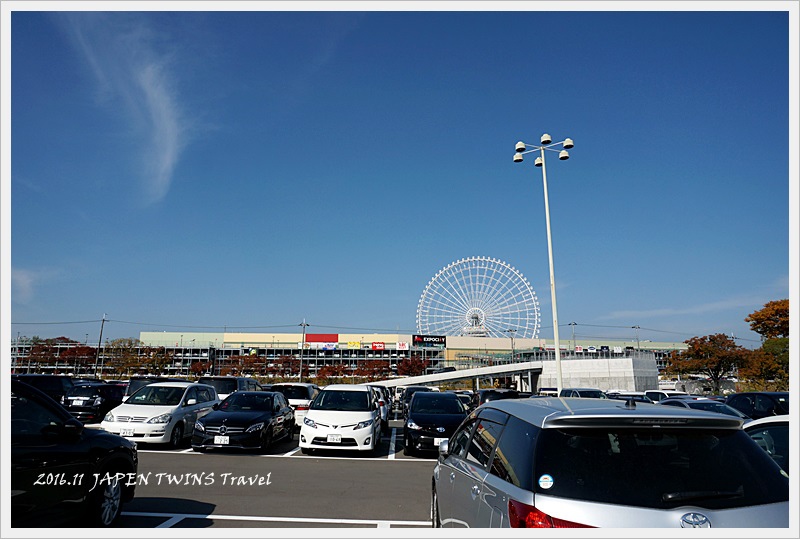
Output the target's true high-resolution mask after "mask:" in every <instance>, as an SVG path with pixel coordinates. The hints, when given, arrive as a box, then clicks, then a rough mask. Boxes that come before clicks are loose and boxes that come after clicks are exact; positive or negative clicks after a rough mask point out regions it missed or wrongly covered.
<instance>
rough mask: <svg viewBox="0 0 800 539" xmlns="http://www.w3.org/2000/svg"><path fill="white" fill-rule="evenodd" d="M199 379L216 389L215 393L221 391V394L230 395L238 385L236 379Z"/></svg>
mask: <svg viewBox="0 0 800 539" xmlns="http://www.w3.org/2000/svg"><path fill="white" fill-rule="evenodd" d="M200 381H201V382H202V383H204V384H206V385H209V386H211V387H213V388H214V389H216V390H217V393H222V394H223V395H230V394H231V393H233V392H235V391H236V390H237V389H238V388H239V386H238V385H237V382H236V380H219V379H215V378H210V379H205V378H201V379H200Z"/></svg>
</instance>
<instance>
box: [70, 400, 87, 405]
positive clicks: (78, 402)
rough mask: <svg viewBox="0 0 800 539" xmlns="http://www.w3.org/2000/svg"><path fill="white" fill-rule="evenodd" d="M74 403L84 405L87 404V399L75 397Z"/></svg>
mask: <svg viewBox="0 0 800 539" xmlns="http://www.w3.org/2000/svg"><path fill="white" fill-rule="evenodd" d="M72 403H73V404H74V405H75V406H83V405H84V404H86V401H85V400H83V399H75V400H74V401H72Z"/></svg>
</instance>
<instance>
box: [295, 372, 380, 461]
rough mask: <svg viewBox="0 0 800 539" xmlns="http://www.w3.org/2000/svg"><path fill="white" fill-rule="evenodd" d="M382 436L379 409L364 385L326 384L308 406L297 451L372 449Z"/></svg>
mask: <svg viewBox="0 0 800 539" xmlns="http://www.w3.org/2000/svg"><path fill="white" fill-rule="evenodd" d="M380 438H381V411H380V405H379V404H378V401H377V400H376V399H375V396H374V393H373V391H372V390H371V389H370V388H369V387H367V386H365V385H354V384H334V385H330V386H327V387H325V389H323V390H322V391H321V392H320V393H319V395H317V398H315V399H314V402H312V403H311V407H310V408H309V409H308V413H307V414H306V416H305V418H303V425H302V426H301V427H300V450H301V451H302V452H303V453H304V454H308V453H310V452H311V451H312V450H314V449H349V450H355V451H370V452H375V450H376V449H377V447H378V444H379V443H380Z"/></svg>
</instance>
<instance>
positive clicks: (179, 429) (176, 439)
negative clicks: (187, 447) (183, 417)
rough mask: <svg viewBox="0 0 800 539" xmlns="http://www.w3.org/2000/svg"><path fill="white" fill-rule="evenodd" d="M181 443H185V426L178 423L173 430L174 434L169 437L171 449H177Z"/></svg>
mask: <svg viewBox="0 0 800 539" xmlns="http://www.w3.org/2000/svg"><path fill="white" fill-rule="evenodd" d="M181 442H183V425H181V424H180V423H178V424H177V425H175V428H173V429H172V434H171V435H170V437H169V445H170V447H173V448H177V447H180V445H181Z"/></svg>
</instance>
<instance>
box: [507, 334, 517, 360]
mask: <svg viewBox="0 0 800 539" xmlns="http://www.w3.org/2000/svg"><path fill="white" fill-rule="evenodd" d="M516 332H517V330H516V329H507V330H506V333H508V336H509V337H511V363H514V356H515V355H516V354H515V350H514V334H515V333H516Z"/></svg>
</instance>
